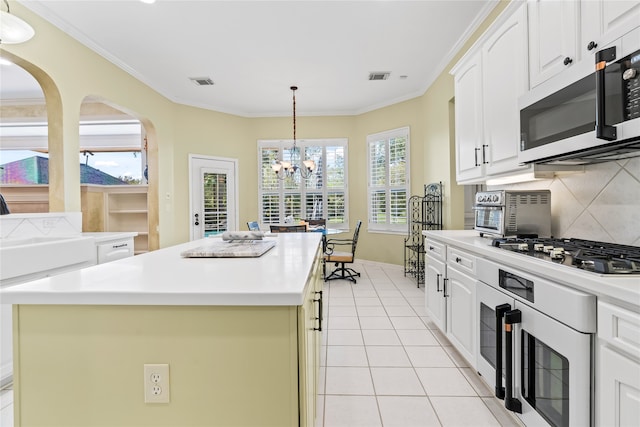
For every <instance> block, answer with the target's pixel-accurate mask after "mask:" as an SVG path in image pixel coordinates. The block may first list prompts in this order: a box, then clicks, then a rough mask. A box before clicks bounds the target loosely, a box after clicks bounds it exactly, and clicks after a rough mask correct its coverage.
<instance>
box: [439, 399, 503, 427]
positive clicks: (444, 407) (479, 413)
mask: <svg viewBox="0 0 640 427" xmlns="http://www.w3.org/2000/svg"><path fill="white" fill-rule="evenodd" d="M430 400H431V404H432V405H433V408H434V409H435V411H436V414H438V418H440V422H441V423H442V425H443V426H444V427H449V426H451V427H463V426H469V427H471V426H473V427H500V423H499V422H498V420H497V419H496V418H495V417H494V416H493V414H492V413H491V411H489V409H488V408H487V406H486V405H485V404H484V402H483V401H482V399H480V398H479V397H431V398H430ZM463 408H464V410H462V409H463Z"/></svg>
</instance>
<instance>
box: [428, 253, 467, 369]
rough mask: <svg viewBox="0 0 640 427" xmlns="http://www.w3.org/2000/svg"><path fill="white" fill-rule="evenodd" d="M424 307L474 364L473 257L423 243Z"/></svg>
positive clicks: (436, 323) (457, 347) (458, 348)
mask: <svg viewBox="0 0 640 427" xmlns="http://www.w3.org/2000/svg"><path fill="white" fill-rule="evenodd" d="M425 247H426V250H427V251H426V252H427V257H426V266H425V308H426V311H427V314H428V315H429V317H430V319H431V320H432V321H433V322H434V323H435V325H436V326H437V327H438V328H439V329H440V330H441V331H442V332H443V333H444V334H446V336H447V338H449V340H450V341H451V343H452V344H453V345H454V346H455V347H456V349H457V350H458V351H459V352H460V353H461V354H462V355H463V356H464V357H465V358H466V359H467V360H468V361H469V362H470V363H471V364H472V365H475V340H476V338H475V331H476V324H477V320H476V309H475V295H476V294H475V292H476V280H475V278H474V276H475V256H473V255H471V254H469V253H467V252H464V251H461V250H459V249H457V248H455V247H451V246H446V245H443V244H441V243H438V242H433V241H426V242H425Z"/></svg>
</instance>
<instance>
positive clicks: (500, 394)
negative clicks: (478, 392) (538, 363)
mask: <svg viewBox="0 0 640 427" xmlns="http://www.w3.org/2000/svg"><path fill="white" fill-rule="evenodd" d="M510 310H511V305H509V304H500V305H498V306H496V309H495V312H496V386H495V392H496V397H497V398H498V399H504V387H503V386H502V318H503V317H504V314H505V313H506V312H507V311H510Z"/></svg>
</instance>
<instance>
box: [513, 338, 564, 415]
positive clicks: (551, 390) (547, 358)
mask: <svg viewBox="0 0 640 427" xmlns="http://www.w3.org/2000/svg"><path fill="white" fill-rule="evenodd" d="M522 395H523V397H524V398H525V400H526V401H527V402H529V404H530V405H531V407H533V408H534V409H535V410H536V411H537V412H538V413H539V414H540V415H541V416H542V417H543V418H544V419H545V420H547V421H548V422H549V424H551V425H552V426H556V427H562V426H568V425H569V360H567V358H566V357H564V356H562V355H561V354H560V353H558V352H557V351H555V350H554V349H552V348H551V347H549V346H547V345H546V344H545V343H543V342H542V341H540V340H538V339H537V338H536V337H534V336H533V335H531V334H529V333H528V332H527V331H522Z"/></svg>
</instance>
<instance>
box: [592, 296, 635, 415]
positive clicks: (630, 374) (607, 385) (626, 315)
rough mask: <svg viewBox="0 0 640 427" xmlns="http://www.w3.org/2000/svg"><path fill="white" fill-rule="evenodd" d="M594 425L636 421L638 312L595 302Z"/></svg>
mask: <svg viewBox="0 0 640 427" xmlns="http://www.w3.org/2000/svg"><path fill="white" fill-rule="evenodd" d="M596 360H597V366H596V402H597V406H596V412H597V414H596V420H597V423H596V425H598V426H603V427H604V426H607V427H608V426H615V427H623V426H638V425H640V314H638V313H635V312H632V311H630V310H626V309H624V308H622V307H618V306H616V305H612V304H608V303H606V302H599V303H598V349H597V353H596Z"/></svg>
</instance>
